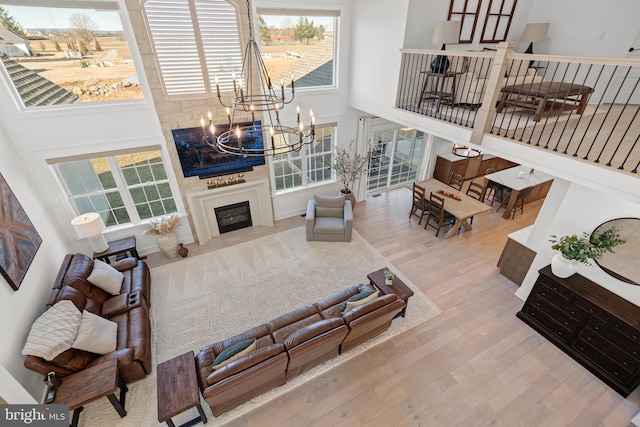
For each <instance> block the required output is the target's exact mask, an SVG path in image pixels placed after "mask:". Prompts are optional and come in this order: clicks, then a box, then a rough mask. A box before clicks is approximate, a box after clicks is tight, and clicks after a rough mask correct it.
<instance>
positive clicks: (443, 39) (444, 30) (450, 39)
mask: <svg viewBox="0 0 640 427" xmlns="http://www.w3.org/2000/svg"><path fill="white" fill-rule="evenodd" d="M459 40H460V21H440V22H438V23H437V24H436V30H435V31H434V32H433V39H432V40H431V43H433V44H436V45H438V44H441V45H442V50H445V45H446V44H447V43H458V41H459ZM448 69H449V59H448V58H447V56H446V55H438V56H437V57H436V59H435V60H434V61H433V62H432V63H431V72H432V73H436V74H442V73H444V72H446V71H447V70H448Z"/></svg>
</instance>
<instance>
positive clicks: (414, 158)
mask: <svg viewBox="0 0 640 427" xmlns="http://www.w3.org/2000/svg"><path fill="white" fill-rule="evenodd" d="M373 141H374V145H373V156H372V159H371V162H370V164H369V174H368V181H367V190H368V192H372V191H377V190H381V189H387V188H391V187H394V186H398V185H402V184H404V183H405V182H411V181H413V180H415V179H416V176H417V174H418V169H419V168H420V162H421V160H422V150H423V147H424V134H423V133H422V132H421V131H417V130H415V129H411V128H396V129H385V130H379V131H375V132H374V133H373Z"/></svg>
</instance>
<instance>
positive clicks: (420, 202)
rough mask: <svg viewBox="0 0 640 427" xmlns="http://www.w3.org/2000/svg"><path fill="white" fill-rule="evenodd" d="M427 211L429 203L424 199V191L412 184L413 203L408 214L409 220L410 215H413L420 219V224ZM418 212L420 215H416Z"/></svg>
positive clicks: (422, 188)
mask: <svg viewBox="0 0 640 427" xmlns="http://www.w3.org/2000/svg"><path fill="white" fill-rule="evenodd" d="M428 211H429V201H428V200H427V199H426V190H425V189H424V187H421V186H419V185H417V184H416V183H415V182H414V183H413V203H412V205H411V211H410V212H409V218H411V215H415V216H417V217H419V218H420V220H419V221H418V224H420V223H421V222H422V218H424V216H425V215H426V214H427V212H428ZM418 212H419V213H420V214H418Z"/></svg>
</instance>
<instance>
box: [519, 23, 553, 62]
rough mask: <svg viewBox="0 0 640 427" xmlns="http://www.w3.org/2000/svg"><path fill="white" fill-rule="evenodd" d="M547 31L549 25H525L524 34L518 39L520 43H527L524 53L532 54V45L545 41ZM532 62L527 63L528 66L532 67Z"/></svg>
mask: <svg viewBox="0 0 640 427" xmlns="http://www.w3.org/2000/svg"><path fill="white" fill-rule="evenodd" d="M548 31H549V23H548V22H545V23H537V24H527V26H526V27H525V28H524V33H522V37H521V38H520V41H521V42H524V43H527V42H528V43H529V47H527V50H525V51H524V53H529V54H532V53H533V44H534V43H540V42H543V41H545V40H546V39H547V32H548ZM533 62H534V61H531V62H529V66H530V67H531V66H532V65H533Z"/></svg>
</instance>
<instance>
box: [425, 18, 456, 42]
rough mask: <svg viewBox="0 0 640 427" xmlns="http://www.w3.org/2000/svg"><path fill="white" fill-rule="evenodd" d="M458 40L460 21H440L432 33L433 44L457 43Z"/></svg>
mask: <svg viewBox="0 0 640 427" xmlns="http://www.w3.org/2000/svg"><path fill="white" fill-rule="evenodd" d="M459 40H460V21H440V22H438V23H437V24H436V30H435V31H434V32H433V39H432V40H431V43H433V44H447V43H458V41H459Z"/></svg>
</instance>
